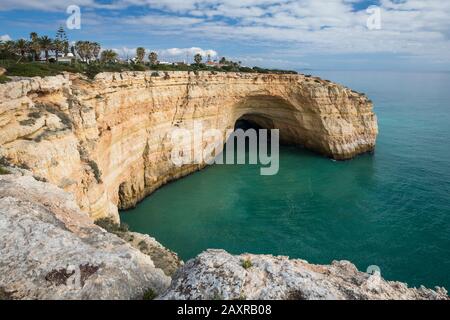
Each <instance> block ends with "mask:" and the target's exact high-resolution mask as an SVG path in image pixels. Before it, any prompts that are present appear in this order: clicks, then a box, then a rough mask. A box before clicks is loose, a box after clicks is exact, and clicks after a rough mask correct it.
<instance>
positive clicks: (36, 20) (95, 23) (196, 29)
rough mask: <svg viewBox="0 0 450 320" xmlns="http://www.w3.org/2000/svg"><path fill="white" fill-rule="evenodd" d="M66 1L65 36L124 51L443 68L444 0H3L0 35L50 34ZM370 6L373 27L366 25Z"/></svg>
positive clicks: (61, 20) (448, 54) (268, 62)
mask: <svg viewBox="0 0 450 320" xmlns="http://www.w3.org/2000/svg"><path fill="white" fill-rule="evenodd" d="M72 4H75V5H78V6H79V7H80V9H81V14H82V15H81V29H80V30H68V36H69V39H70V40H71V41H76V40H92V41H98V42H99V43H101V45H102V47H103V48H111V49H115V50H117V51H118V52H119V53H120V54H121V55H122V56H126V55H129V56H132V55H133V52H134V50H135V48H136V47H138V46H143V47H145V48H147V49H148V50H155V51H158V52H159V54H160V57H162V58H163V59H164V60H182V59H185V58H186V55H190V56H192V55H193V54H194V53H196V52H200V53H202V54H205V55H206V54H208V53H209V54H211V55H212V56H215V55H217V56H218V57H219V56H226V57H229V58H231V59H234V60H239V61H242V62H243V63H244V64H245V65H250V66H253V65H259V66H265V67H274V68H290V69H297V70H304V69H335V70H348V69H351V70H372V69H376V70H386V69H394V70H418V69H419V70H442V71H449V70H450V19H449V17H450V1H448V0H427V1H424V0H370V1H366V0H320V1H319V0H285V1H280V0H278V1H274V0H68V1H66V0H46V1H30V0H1V1H0V37H1V38H2V39H8V38H12V39H17V38H27V37H28V34H29V32H30V31H36V32H38V33H39V34H42V35H44V34H46V35H49V36H54V34H55V31H56V29H57V28H58V27H59V25H65V23H66V19H67V18H68V16H69V15H68V14H67V13H66V9H67V7H68V6H69V5H72ZM373 5H375V6H377V7H378V8H379V11H377V12H379V13H380V15H379V17H380V20H379V21H380V22H381V25H380V27H381V28H380V29H375V30H370V29H369V28H368V27H367V21H368V19H369V18H370V17H371V15H372V14H373V13H369V12H367V8H369V7H370V6H373ZM372 12H373V11H372Z"/></svg>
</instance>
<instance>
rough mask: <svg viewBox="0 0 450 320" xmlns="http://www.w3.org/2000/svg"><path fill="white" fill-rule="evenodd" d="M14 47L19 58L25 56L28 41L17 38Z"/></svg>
mask: <svg viewBox="0 0 450 320" xmlns="http://www.w3.org/2000/svg"><path fill="white" fill-rule="evenodd" d="M15 48H16V50H17V53H19V54H20V57H21V58H23V57H25V53H27V51H28V49H29V44H28V41H26V40H25V39H19V40H17V41H16V43H15Z"/></svg>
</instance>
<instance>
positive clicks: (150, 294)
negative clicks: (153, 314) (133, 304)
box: [142, 288, 158, 300]
mask: <svg viewBox="0 0 450 320" xmlns="http://www.w3.org/2000/svg"><path fill="white" fill-rule="evenodd" d="M157 296H158V295H157V294H156V292H155V291H154V290H153V289H151V288H150V289H147V290H146V291H145V292H144V296H143V297H142V299H143V300H154V299H155V298H156V297H157Z"/></svg>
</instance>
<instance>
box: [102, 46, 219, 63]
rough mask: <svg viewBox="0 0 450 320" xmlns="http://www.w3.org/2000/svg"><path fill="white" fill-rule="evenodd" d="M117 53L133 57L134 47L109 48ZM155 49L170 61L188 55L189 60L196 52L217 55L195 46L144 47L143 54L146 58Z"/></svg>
mask: <svg viewBox="0 0 450 320" xmlns="http://www.w3.org/2000/svg"><path fill="white" fill-rule="evenodd" d="M111 50H113V51H115V52H117V54H118V55H119V57H121V58H122V59H126V58H134V57H135V55H136V48H128V47H122V48H113V49H111ZM152 51H155V52H157V53H158V55H159V58H160V59H168V60H170V61H175V60H177V59H178V60H184V59H186V56H188V57H189V60H192V58H193V57H194V56H195V55H196V54H201V55H202V56H203V57H207V56H208V55H209V56H211V58H216V57H217V55H218V54H217V51H215V50H212V49H208V50H205V49H202V48H197V47H192V48H169V49H162V50H153V49H145V52H146V53H145V55H146V59H147V58H148V55H149V53H150V52H152Z"/></svg>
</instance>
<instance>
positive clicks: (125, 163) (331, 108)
mask: <svg viewBox="0 0 450 320" xmlns="http://www.w3.org/2000/svg"><path fill="white" fill-rule="evenodd" d="M239 118H246V119H249V120H252V121H254V122H257V123H259V124H260V125H261V126H263V127H266V128H269V129H270V128H279V129H280V138H281V140H282V141H284V142H286V143H293V144H298V145H302V146H304V147H306V148H309V149H312V150H315V151H317V152H319V153H321V154H323V155H326V156H329V157H332V158H335V159H349V158H352V157H354V156H355V155H357V154H360V153H363V152H367V151H372V150H373V149H374V147H375V140H376V136H377V121H376V117H375V115H374V113H373V111H372V103H371V102H370V100H369V99H368V98H367V97H365V96H364V95H362V94H359V93H356V92H354V91H352V90H350V89H348V88H345V87H343V86H340V85H337V84H334V83H331V82H328V81H324V80H320V79H318V78H314V77H307V76H304V75H275V74H239V73H218V74H213V73H210V72H200V73H198V74H194V73H187V72H169V73H164V74H162V73H160V74H158V73H151V72H124V73H103V74H99V75H97V77H96V78H95V80H93V81H92V80H88V79H84V78H82V77H81V76H78V75H65V76H56V77H48V78H32V79H23V80H18V81H13V82H9V83H6V84H2V85H0V158H1V159H2V161H3V162H5V163H7V164H10V165H14V166H19V167H22V168H26V169H30V170H31V171H33V174H34V175H35V176H36V177H37V178H39V179H41V180H42V179H45V180H46V181H49V182H51V183H53V184H55V185H57V186H59V187H60V188H62V189H64V190H66V191H68V192H70V193H72V194H73V195H74V196H75V198H76V201H77V203H78V204H79V206H80V207H81V209H82V210H83V211H85V212H88V213H89V215H90V216H91V217H93V218H94V219H98V218H102V217H112V218H113V219H115V220H116V221H118V219H119V218H118V208H130V207H133V206H134V205H135V204H136V203H137V202H138V201H140V200H141V199H143V198H144V197H145V196H147V195H149V194H150V193H152V192H153V191H154V190H156V189H157V188H159V187H160V186H162V185H164V184H165V183H167V182H169V181H171V180H174V179H178V178H180V177H183V176H185V175H187V174H189V173H192V172H194V171H195V170H199V169H201V168H203V167H204V166H205V165H206V164H205V163H202V162H200V163H198V164H192V165H185V166H181V167H178V166H176V165H174V164H173V163H172V161H171V160H170V154H171V151H172V149H173V143H172V141H171V136H170V134H171V132H172V130H173V129H174V128H184V129H187V130H189V131H190V132H193V131H194V127H193V122H194V120H195V121H199V122H201V124H202V126H203V128H204V129H210V128H215V129H219V130H220V131H221V132H222V133H223V135H224V136H226V135H227V130H228V129H232V128H233V127H234V124H235V122H236V120H238V119H239ZM192 147H196V148H199V147H200V148H204V145H203V144H202V142H194V143H193V145H192Z"/></svg>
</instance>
